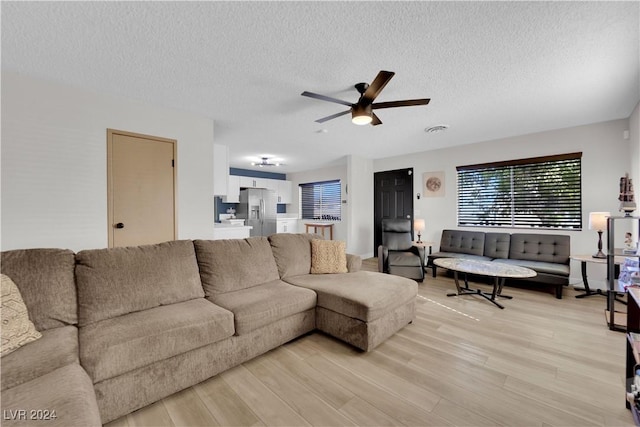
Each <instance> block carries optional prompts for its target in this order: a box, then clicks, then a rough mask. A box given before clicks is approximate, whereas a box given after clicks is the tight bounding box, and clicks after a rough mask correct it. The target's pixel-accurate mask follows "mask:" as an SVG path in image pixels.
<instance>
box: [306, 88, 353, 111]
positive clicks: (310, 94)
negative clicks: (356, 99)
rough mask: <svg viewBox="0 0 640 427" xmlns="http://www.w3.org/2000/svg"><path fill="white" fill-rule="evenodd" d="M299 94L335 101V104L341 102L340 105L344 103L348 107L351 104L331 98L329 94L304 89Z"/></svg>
mask: <svg viewBox="0 0 640 427" xmlns="http://www.w3.org/2000/svg"><path fill="white" fill-rule="evenodd" d="M300 95H302V96H308V97H309V98H315V99H320V100H322V101H329V102H335V103H336V104H342V105H346V106H348V107H351V106H352V105H353V104H352V103H350V102H347V101H343V100H341V99H336V98H331V97H330V96H325V95H320V94H317V93H313V92H307V91H304V92H302V93H301V94H300Z"/></svg>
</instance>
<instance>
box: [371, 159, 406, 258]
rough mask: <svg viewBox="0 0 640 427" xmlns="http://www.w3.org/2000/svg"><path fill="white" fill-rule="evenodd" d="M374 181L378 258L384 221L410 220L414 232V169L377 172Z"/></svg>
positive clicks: (375, 252) (374, 242)
mask: <svg viewBox="0 0 640 427" xmlns="http://www.w3.org/2000/svg"><path fill="white" fill-rule="evenodd" d="M373 181H374V182H373V191H374V204H373V208H374V216H373V225H374V237H373V245H374V247H373V253H374V254H375V255H376V256H377V254H378V246H379V245H380V244H381V243H382V220H383V219H386V218H407V219H410V220H411V231H413V168H408V169H397V170H392V171H384V172H376V173H374V174H373Z"/></svg>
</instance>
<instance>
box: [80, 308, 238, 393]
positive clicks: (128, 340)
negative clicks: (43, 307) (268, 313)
mask: <svg viewBox="0 0 640 427" xmlns="http://www.w3.org/2000/svg"><path fill="white" fill-rule="evenodd" d="M232 335H233V314H232V313H231V312H229V311H227V310H225V309H223V308H221V307H218V306H216V305H215V304H212V303H211V302H209V301H207V300H206V299H204V298H199V299H194V300H191V301H186V302H181V303H176V304H171V305H167V306H162V307H155V308H151V309H149V310H144V311H138V312H135V313H131V314H127V315H123V316H119V317H116V318H113V319H107V320H103V321H101V322H97V323H92V324H91V325H88V326H86V327H81V328H80V361H81V362H82V366H84V367H85V369H86V370H87V372H88V373H89V375H90V376H91V378H92V379H93V381H94V382H95V383H97V382H99V381H102V380H105V379H107V378H112V377H115V376H117V375H120V374H124V373H125V372H128V371H133V370H134V369H137V368H140V367H142V366H146V365H149V364H151V363H153V362H157V361H159V360H164V359H168V358H170V357H172V356H175V355H177V354H181V353H184V352H186V351H189V350H193V349H195V348H198V347H202V346H205V345H207V344H211V343H214V342H217V341H220V340H223V339H225V338H228V337H230V336H232Z"/></svg>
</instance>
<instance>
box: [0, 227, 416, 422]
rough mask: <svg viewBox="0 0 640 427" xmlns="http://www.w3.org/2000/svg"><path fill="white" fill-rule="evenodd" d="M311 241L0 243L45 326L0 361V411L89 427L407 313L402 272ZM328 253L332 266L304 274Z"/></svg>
mask: <svg viewBox="0 0 640 427" xmlns="http://www.w3.org/2000/svg"><path fill="white" fill-rule="evenodd" d="M321 239H322V238H321V237H320V236H317V235H312V234H275V235H272V236H270V237H269V238H266V237H253V238H248V239H237V240H215V241H213V240H212V241H207V240H195V241H189V240H183V241H172V242H165V243H160V244H156V245H145V246H137V247H127V248H114V249H94V250H84V251H80V252H78V253H77V254H74V253H73V252H71V251H68V250H62V249H51V250H48V249H46V250H43V249H27V250H16V251H6V252H2V254H1V257H2V258H1V261H2V266H1V267H2V273H3V274H5V275H7V276H9V277H10V278H11V279H12V280H13V281H15V284H16V285H17V287H18V288H19V290H20V293H21V294H22V296H23V299H24V301H25V304H26V306H27V309H28V312H29V316H30V318H31V319H32V320H33V322H34V326H35V327H36V329H38V331H41V332H42V335H43V337H42V338H40V339H38V340H36V341H34V342H32V343H29V344H26V345H25V346H23V347H21V348H19V349H18V350H16V351H14V352H13V353H10V354H8V355H6V356H4V357H3V358H2V410H3V412H4V413H13V412H10V411H16V410H18V409H25V408H48V409H50V410H55V411H56V419H55V420H51V422H49V423H47V424H46V425H48V426H58V425H59V426H75V425H77V426H94V425H100V424H103V423H107V422H110V421H112V420H115V419H117V418H119V417H121V416H123V415H125V414H128V413H130V412H132V411H135V410H136V409H139V408H141V407H144V406H146V405H149V404H151V403H153V402H155V401H158V400H160V399H162V398H164V397H166V396H168V395H170V394H173V393H175V392H177V391H179V390H181V389H184V388H187V387H190V386H192V385H194V384H197V383H199V382H201V381H204V380H206V379H207V378H210V377H212V376H214V375H217V374H218V373H220V372H222V371H224V370H226V369H229V368H231V367H233V366H236V365H238V364H240V363H242V362H244V361H247V360H249V359H252V358H254V357H256V356H258V355H260V354H262V353H265V352H267V351H269V350H271V349H273V348H276V347H278V346H280V345H282V344H284V343H286V342H288V341H290V340H292V339H294V338H296V337H299V336H301V335H303V334H306V333H309V332H311V331H313V330H315V329H317V330H320V331H323V332H325V333H327V334H329V335H332V336H334V337H336V338H338V339H341V340H343V341H345V342H347V343H349V344H351V345H353V346H355V347H357V348H359V349H361V350H364V351H369V350H371V349H373V348H375V347H376V346H377V345H379V344H380V343H381V342H383V341H384V340H386V339H387V338H389V337H390V336H391V335H393V334H394V333H395V332H397V331H398V330H399V329H401V328H403V327H404V326H406V325H407V324H408V323H410V322H411V321H412V320H413V318H414V316H415V299H416V295H417V284H416V283H415V282H414V281H413V280H409V279H406V278H402V277H397V276H390V275H386V274H381V273H374V272H366V271H359V270H360V266H361V262H362V260H361V259H360V258H359V257H357V256H353V255H348V254H344V250H342V256H341V253H340V250H339V248H338V250H336V246H335V245H336V244H340V243H342V244H344V243H343V242H335V241H325V242H328V243H326V244H323V243H318V242H322V240H321ZM316 249H317V250H316ZM327 253H329V260H337V265H338V267H339V268H338V269H337V270H336V271H339V272H335V273H333V274H312V272H316V273H317V272H318V271H317V268H316V261H317V263H318V265H320V264H321V263H322V262H325V263H326V258H327V257H326V256H325V257H321V256H318V257H317V256H316V255H318V254H321V255H327ZM334 264H335V263H334ZM331 268H335V266H334V267H331ZM3 424H4V425H7V426H9V425H11V426H13V425H31V424H32V423H31V422H28V420H26V421H25V420H20V419H17V417H16V419H11V420H6V419H5V420H4V421H3Z"/></svg>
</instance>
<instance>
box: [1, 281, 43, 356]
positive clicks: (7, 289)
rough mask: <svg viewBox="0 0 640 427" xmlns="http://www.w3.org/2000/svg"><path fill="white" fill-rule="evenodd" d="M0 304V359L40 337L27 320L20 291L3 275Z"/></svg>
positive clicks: (26, 312) (27, 316)
mask: <svg viewBox="0 0 640 427" xmlns="http://www.w3.org/2000/svg"><path fill="white" fill-rule="evenodd" d="M0 304H1V307H0V314H1V315H2V328H1V331H2V341H1V342H0V354H1V355H2V357H4V356H6V355H8V354H10V353H12V352H14V351H16V350H17V349H19V348H20V347H22V346H24V345H27V344H29V343H31V342H33V341H35V340H37V339H39V338H41V337H42V334H41V333H40V332H38V331H36V328H35V327H34V326H33V323H32V322H31V320H29V313H28V311H27V306H26V305H25V304H24V301H23V300H22V296H21V295H20V290H19V289H18V287H17V286H16V284H15V283H13V280H11V278H10V277H9V276H6V275H4V274H1V275H0Z"/></svg>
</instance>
